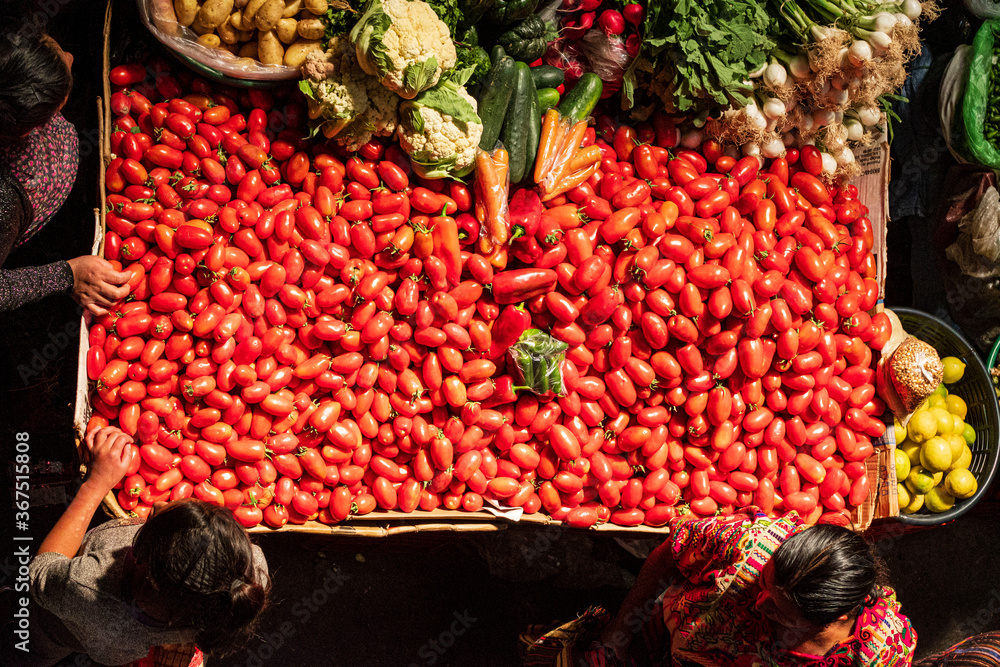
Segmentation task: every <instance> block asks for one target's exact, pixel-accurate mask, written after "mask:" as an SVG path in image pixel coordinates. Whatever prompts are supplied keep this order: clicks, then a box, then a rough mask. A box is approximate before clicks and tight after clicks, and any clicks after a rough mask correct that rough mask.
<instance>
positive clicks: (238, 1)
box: [233, 0, 250, 9]
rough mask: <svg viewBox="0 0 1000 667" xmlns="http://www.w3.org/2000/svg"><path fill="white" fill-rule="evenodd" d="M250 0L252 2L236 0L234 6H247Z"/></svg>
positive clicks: (239, 7) (238, 7) (237, 7)
mask: <svg viewBox="0 0 1000 667" xmlns="http://www.w3.org/2000/svg"><path fill="white" fill-rule="evenodd" d="M248 2H250V0H236V2H234V3H233V6H234V7H236V9H243V8H244V7H246V6H247V3H248Z"/></svg>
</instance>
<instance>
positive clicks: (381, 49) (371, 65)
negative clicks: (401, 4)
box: [351, 0, 393, 79]
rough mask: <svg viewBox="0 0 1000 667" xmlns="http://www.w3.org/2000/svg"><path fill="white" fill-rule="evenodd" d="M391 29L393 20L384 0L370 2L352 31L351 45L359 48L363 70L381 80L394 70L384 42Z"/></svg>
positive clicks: (370, 0) (359, 60)
mask: <svg viewBox="0 0 1000 667" xmlns="http://www.w3.org/2000/svg"><path fill="white" fill-rule="evenodd" d="M390 27H392V18H391V17H390V16H389V15H388V14H386V13H385V7H384V6H383V5H382V0H368V3H367V4H366V5H365V13H364V14H362V15H361V18H360V19H358V22H357V23H356V24H355V25H354V27H353V28H352V29H351V43H352V44H354V45H355V46H356V47H357V52H358V63H359V64H360V65H361V69H363V70H364V71H365V72H367V73H369V74H372V75H373V76H378V77H379V78H380V79H381V78H382V77H384V76H385V75H386V73H387V72H389V71H391V70H392V68H393V65H392V60H391V59H390V58H389V52H388V49H387V48H386V46H385V42H384V39H385V33H386V31H388V30H389V28H390Z"/></svg>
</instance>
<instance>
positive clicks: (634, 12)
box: [622, 2, 646, 28]
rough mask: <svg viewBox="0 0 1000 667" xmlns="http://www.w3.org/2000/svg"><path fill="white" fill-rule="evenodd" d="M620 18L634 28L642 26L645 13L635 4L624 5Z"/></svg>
mask: <svg viewBox="0 0 1000 667" xmlns="http://www.w3.org/2000/svg"><path fill="white" fill-rule="evenodd" d="M622 16H624V17H625V20H626V21H628V22H629V23H631V24H632V25H634V26H635V27H636V28H638V27H639V26H641V25H642V20H643V19H644V18H645V17H646V11H645V10H644V9H643V8H642V5H640V4H639V3H637V2H634V3H632V4H630V5H625V7H624V8H623V9H622Z"/></svg>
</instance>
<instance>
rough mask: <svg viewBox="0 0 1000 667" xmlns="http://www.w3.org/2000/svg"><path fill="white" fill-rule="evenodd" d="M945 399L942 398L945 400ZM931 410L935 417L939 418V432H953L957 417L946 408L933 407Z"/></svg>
mask: <svg viewBox="0 0 1000 667" xmlns="http://www.w3.org/2000/svg"><path fill="white" fill-rule="evenodd" d="M943 400H944V399H942V401H943ZM930 412H931V414H932V415H934V419H936V420H937V432H938V433H939V434H942V433H952V432H953V431H952V429H954V428H955V418H954V417H953V416H952V414H951V413H950V412H948V411H947V410H945V409H944V408H931V409H930Z"/></svg>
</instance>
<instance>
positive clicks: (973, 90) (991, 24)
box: [962, 21, 1000, 169]
mask: <svg viewBox="0 0 1000 667" xmlns="http://www.w3.org/2000/svg"><path fill="white" fill-rule="evenodd" d="M998 30H1000V21H986V22H985V23H983V26H982V27H981V28H980V29H979V31H978V32H977V33H976V38H975V39H974V40H973V42H972V60H971V61H970V62H969V80H968V83H967V84H966V86H965V97H964V98H963V100H962V121H963V123H964V129H965V140H966V142H967V143H968V146H969V153H970V155H971V157H972V158H973V159H974V160H975V161H976V162H978V163H979V164H982V165H984V166H986V167H990V168H991V169H1000V148H997V146H996V145H994V144H993V142H992V141H990V140H989V139H987V138H986V137H985V135H984V134H983V131H984V121H985V119H986V109H987V108H988V107H989V105H990V104H993V103H994V102H993V100H991V98H990V79H991V78H992V77H993V70H994V65H993V44H994V42H995V41H996V36H997V35H996V33H997V31H998Z"/></svg>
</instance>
